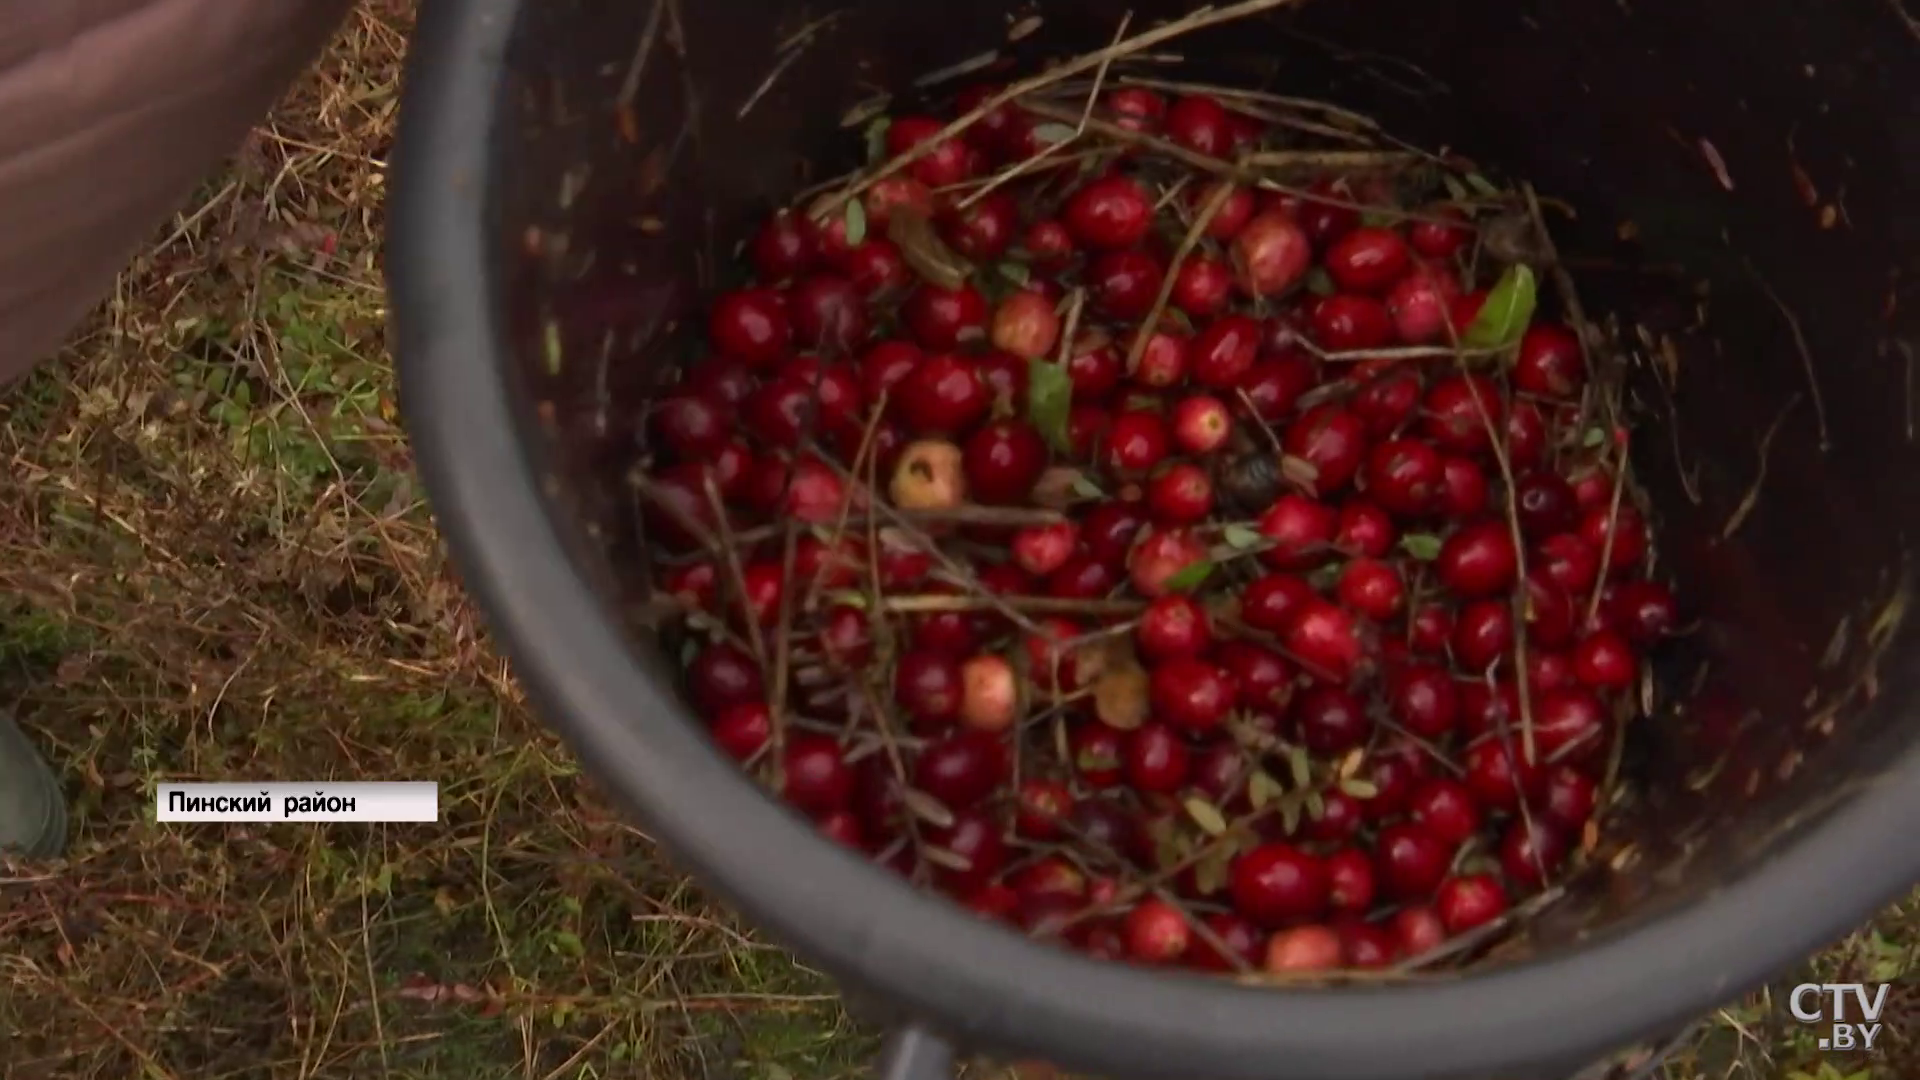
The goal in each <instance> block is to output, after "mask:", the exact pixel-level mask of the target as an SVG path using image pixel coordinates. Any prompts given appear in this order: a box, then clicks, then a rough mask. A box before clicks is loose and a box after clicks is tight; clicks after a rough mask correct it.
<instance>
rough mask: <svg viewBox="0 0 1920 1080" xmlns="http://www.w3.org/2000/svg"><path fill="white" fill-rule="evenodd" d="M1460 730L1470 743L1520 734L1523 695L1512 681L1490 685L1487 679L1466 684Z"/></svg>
mask: <svg viewBox="0 0 1920 1080" xmlns="http://www.w3.org/2000/svg"><path fill="white" fill-rule="evenodd" d="M1456 689H1457V691H1458V692H1459V695H1460V728H1461V730H1462V731H1464V732H1465V733H1466V735H1467V737H1468V738H1469V739H1479V738H1482V737H1484V736H1488V735H1499V734H1501V733H1503V732H1509V731H1516V730H1518V725H1519V723H1520V691H1519V690H1518V689H1517V688H1516V687H1515V686H1514V683H1513V680H1511V679H1499V680H1497V681H1495V682H1494V683H1493V684H1492V685H1488V683H1487V681H1486V680H1485V679H1484V678H1474V679H1469V680H1465V681H1462V682H1461V683H1460V684H1459V685H1458V686H1457V687H1456Z"/></svg>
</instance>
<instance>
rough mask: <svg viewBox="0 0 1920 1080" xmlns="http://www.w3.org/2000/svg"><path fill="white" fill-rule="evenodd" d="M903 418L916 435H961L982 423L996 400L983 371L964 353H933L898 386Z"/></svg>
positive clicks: (901, 416)
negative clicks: (991, 396)
mask: <svg viewBox="0 0 1920 1080" xmlns="http://www.w3.org/2000/svg"><path fill="white" fill-rule="evenodd" d="M895 392H896V395H897V400H898V405H899V409H900V418H901V420H902V421H904V422H905V424H906V425H907V427H908V428H909V429H911V430H912V431H913V432H915V433H916V434H920V435H935V434H946V435H952V434H958V433H960V432H963V431H966V430H968V429H969V428H971V427H973V425H975V424H977V423H979V422H980V421H981V420H982V419H983V418H984V417H985V416H986V414H987V410H988V408H989V407H990V406H991V404H992V402H991V400H990V398H989V395H988V393H987V385H986V383H985V381H984V380H982V379H981V378H980V372H979V370H978V369H977V368H976V367H975V366H974V364H973V362H972V361H971V360H968V359H967V358H966V357H963V356H955V355H952V354H942V355H939V356H930V357H928V358H927V359H926V360H925V361H923V362H922V363H921V364H920V366H918V367H916V368H914V369H913V370H912V371H911V372H909V373H908V375H907V377H906V378H904V379H902V380H901V381H900V383H899V385H898V386H897V387H896V388H895Z"/></svg>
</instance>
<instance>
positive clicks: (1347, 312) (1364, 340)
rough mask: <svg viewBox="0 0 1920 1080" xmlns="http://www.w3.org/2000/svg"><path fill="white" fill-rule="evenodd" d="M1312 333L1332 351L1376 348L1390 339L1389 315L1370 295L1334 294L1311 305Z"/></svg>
mask: <svg viewBox="0 0 1920 1080" xmlns="http://www.w3.org/2000/svg"><path fill="white" fill-rule="evenodd" d="M1312 318H1313V336H1314V339H1315V340H1317V341H1318V342H1319V343H1320V346H1321V348H1324V349H1327V350H1330V351H1332V352H1361V351H1365V350H1368V349H1378V348H1380V347H1382V346H1384V345H1386V344H1388V343H1389V342H1391V341H1392V340H1393V335H1394V329H1393V316H1392V315H1390V314H1388V312H1387V305H1386V304H1384V303H1381V302H1380V301H1379V300H1378V299H1376V298H1374V297H1371V296H1360V295H1357V294H1355V293H1336V294H1334V295H1332V296H1327V297H1323V298H1321V300H1320V301H1319V303H1317V304H1315V305H1314V306H1313V311H1312Z"/></svg>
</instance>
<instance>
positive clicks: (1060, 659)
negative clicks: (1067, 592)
mask: <svg viewBox="0 0 1920 1080" xmlns="http://www.w3.org/2000/svg"><path fill="white" fill-rule="evenodd" d="M1035 624H1036V625H1037V626H1038V627H1039V628H1040V630H1039V632H1038V633H1029V634H1028V635H1027V637H1026V640H1025V642H1024V644H1025V647H1026V650H1027V671H1028V672H1029V673H1031V675H1032V677H1033V680H1034V681H1035V682H1036V683H1038V684H1039V685H1040V687H1041V688H1042V689H1046V690H1052V689H1059V690H1077V689H1079V687H1080V683H1081V679H1080V664H1079V660H1078V650H1077V648H1076V647H1075V646H1074V645H1072V644H1071V643H1072V642H1073V641H1074V640H1075V639H1077V638H1079V637H1080V636H1081V634H1082V633H1083V631H1082V630H1081V629H1080V626H1079V624H1078V623H1075V622H1074V621H1073V620H1071V619H1063V618H1060V617H1058V616H1049V617H1047V618H1043V619H1037V620H1035Z"/></svg>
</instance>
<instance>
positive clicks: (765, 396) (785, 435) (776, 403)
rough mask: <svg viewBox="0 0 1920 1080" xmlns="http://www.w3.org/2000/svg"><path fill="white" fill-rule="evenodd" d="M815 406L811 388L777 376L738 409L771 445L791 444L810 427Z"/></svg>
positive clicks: (788, 445)
mask: <svg viewBox="0 0 1920 1080" xmlns="http://www.w3.org/2000/svg"><path fill="white" fill-rule="evenodd" d="M815 406H816V402H815V399H814V394H813V390H812V389H811V388H809V387H808V386H806V385H805V384H803V383H801V382H800V381H799V380H797V379H791V378H787V377H785V376H781V377H780V378H777V379H774V380H772V381H771V382H768V383H766V384H764V385H762V386H761V387H760V388H759V389H758V390H755V391H754V392H753V395H752V396H751V397H749V398H747V400H746V403H745V404H744V405H743V406H742V407H741V410H740V411H741V412H742V413H743V414H744V417H745V419H746V421H747V424H748V426H749V427H751V428H752V429H753V431H754V432H755V433H756V434H758V435H759V436H760V437H761V438H763V439H765V440H767V441H768V442H770V443H772V444H773V445H775V446H783V447H794V446H798V445H800V441H801V440H802V439H804V438H805V437H806V436H807V435H808V434H809V433H810V432H811V431H813V430H814V417H815Z"/></svg>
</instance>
